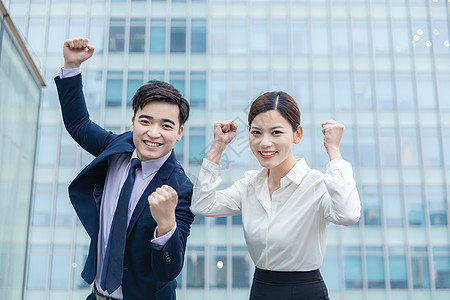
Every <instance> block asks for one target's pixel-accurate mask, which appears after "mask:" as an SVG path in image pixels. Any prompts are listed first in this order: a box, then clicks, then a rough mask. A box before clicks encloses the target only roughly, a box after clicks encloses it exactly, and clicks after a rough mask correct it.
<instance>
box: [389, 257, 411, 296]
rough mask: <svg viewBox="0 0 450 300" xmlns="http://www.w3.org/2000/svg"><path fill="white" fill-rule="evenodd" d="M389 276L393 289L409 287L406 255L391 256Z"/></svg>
mask: <svg viewBox="0 0 450 300" xmlns="http://www.w3.org/2000/svg"><path fill="white" fill-rule="evenodd" d="M389 277H390V278H391V288H392V289H406V288H408V276H407V273H406V258H405V256H389Z"/></svg>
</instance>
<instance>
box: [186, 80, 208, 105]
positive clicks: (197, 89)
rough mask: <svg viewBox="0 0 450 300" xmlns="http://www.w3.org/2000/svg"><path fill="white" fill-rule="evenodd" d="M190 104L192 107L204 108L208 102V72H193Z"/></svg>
mask: <svg viewBox="0 0 450 300" xmlns="http://www.w3.org/2000/svg"><path fill="white" fill-rule="evenodd" d="M190 93H191V95H190V97H189V100H190V104H191V107H192V108H204V107H205V104H206V103H205V102H206V73H205V72H192V73H191V87H190Z"/></svg>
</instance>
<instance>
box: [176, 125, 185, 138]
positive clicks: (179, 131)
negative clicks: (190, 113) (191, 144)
mask: <svg viewBox="0 0 450 300" xmlns="http://www.w3.org/2000/svg"><path fill="white" fill-rule="evenodd" d="M183 130H184V126H183V125H181V126H180V130H178V136H177V142H179V141H181V137H182V136H183Z"/></svg>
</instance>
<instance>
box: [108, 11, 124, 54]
mask: <svg viewBox="0 0 450 300" xmlns="http://www.w3.org/2000/svg"><path fill="white" fill-rule="evenodd" d="M124 50H125V19H111V23H110V25H109V52H123V51H124Z"/></svg>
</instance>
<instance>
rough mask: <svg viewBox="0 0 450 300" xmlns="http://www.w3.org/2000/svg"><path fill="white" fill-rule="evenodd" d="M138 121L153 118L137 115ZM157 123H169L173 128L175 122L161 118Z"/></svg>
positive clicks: (151, 118)
mask: <svg viewBox="0 0 450 300" xmlns="http://www.w3.org/2000/svg"><path fill="white" fill-rule="evenodd" d="M138 119H148V120H155V118H153V117H152V116H149V115H139V117H138ZM159 122H161V123H166V122H168V123H170V124H172V125H174V126H175V121H173V120H172V119H165V118H162V119H159Z"/></svg>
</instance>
